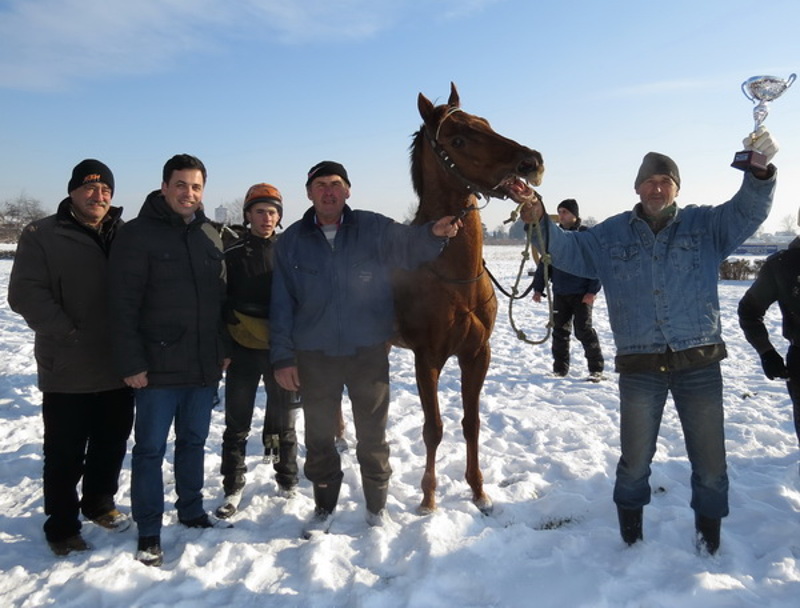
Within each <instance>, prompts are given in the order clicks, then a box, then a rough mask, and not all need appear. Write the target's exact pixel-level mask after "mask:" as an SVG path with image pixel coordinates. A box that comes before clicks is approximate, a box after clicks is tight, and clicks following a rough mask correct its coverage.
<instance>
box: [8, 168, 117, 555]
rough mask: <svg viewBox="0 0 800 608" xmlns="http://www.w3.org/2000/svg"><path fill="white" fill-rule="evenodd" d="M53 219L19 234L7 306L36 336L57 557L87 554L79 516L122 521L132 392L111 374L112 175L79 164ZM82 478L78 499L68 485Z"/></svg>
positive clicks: (47, 505)
mask: <svg viewBox="0 0 800 608" xmlns="http://www.w3.org/2000/svg"><path fill="white" fill-rule="evenodd" d="M67 191H68V193H69V196H68V197H67V198H65V199H64V200H63V201H61V203H60V204H59V206H58V210H57V211H56V213H55V215H51V216H49V217H46V218H44V219H41V220H38V221H36V222H33V223H32V224H30V225H29V226H27V227H26V228H25V230H24V231H23V233H22V235H21V236H20V239H19V244H18V245H17V252H16V255H15V258H14V266H13V268H12V270H11V279H10V281H9V286H8V303H9V305H10V306H11V308H12V310H14V311H15V312H18V313H19V314H21V315H22V316H23V317H24V318H25V321H26V322H27V324H28V325H29V326H30V328H31V329H33V330H34V332H35V333H36V346H35V349H34V351H35V355H36V362H37V371H38V382H39V389H40V390H41V391H42V418H43V419H44V511H45V514H46V515H47V521H46V522H45V524H44V532H45V537H46V539H47V542H48V543H49V545H50V548H51V549H52V551H53V553H55V554H56V555H68V554H69V553H72V552H75V551H86V550H87V549H89V546H88V545H87V544H86V542H85V541H84V540H83V537H82V536H81V533H80V531H81V522H80V519H79V514H80V513H83V515H84V516H85V517H86V518H87V519H89V520H91V521H93V522H94V523H95V524H97V525H98V526H100V527H102V528H105V529H108V530H113V531H122V530H125V529H127V528H128V527H129V526H130V519H129V517H128V516H127V515H126V514H125V513H122V512H121V511H119V510H118V509H117V507H116V506H115V503H114V495H115V494H116V492H117V489H118V479H119V472H120V468H121V467H122V460H123V458H124V457H125V452H126V449H127V440H128V435H129V434H130V431H131V425H132V424H133V391H131V389H129V388H127V387H126V386H125V384H124V383H123V382H122V378H121V377H120V376H119V375H118V374H117V373H116V371H115V370H114V369H113V366H112V362H111V342H110V336H111V333H112V331H113V324H112V323H111V320H110V318H109V312H108V308H107V298H108V296H107V266H108V254H109V250H110V248H111V244H112V241H113V240H114V236H115V234H116V231H117V228H118V227H119V226H120V225H121V224H122V220H121V219H120V216H121V215H122V209H121V208H118V207H112V206H111V198H112V197H113V195H114V176H113V174H112V173H111V170H110V169H109V168H108V167H107V166H106V165H105V164H103V163H101V162H100V161H98V160H94V159H86V160H84V161H82V162H80V163H79V164H78V165H77V166H76V167H75V168H74V169H73V171H72V177H71V179H70V180H69V184H68V186H67ZM81 479H83V484H82V496H81V497H80V499H79V498H78V492H77V490H76V487H77V485H78V483H79V482H80V481H81Z"/></svg>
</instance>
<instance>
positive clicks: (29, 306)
mask: <svg viewBox="0 0 800 608" xmlns="http://www.w3.org/2000/svg"><path fill="white" fill-rule="evenodd" d="M70 207H71V202H70V199H69V198H66V199H64V200H63V201H61V203H60V204H59V206H58V210H57V212H56V213H55V215H51V216H49V217H46V218H43V219H41V220H38V221H36V222H33V223H31V224H30V225H28V226H27V227H26V228H25V230H24V231H23V232H22V235H21V236H20V239H19V243H18V245H17V252H16V255H15V257H14V265H13V267H12V270H11V278H10V280H9V285H8V304H9V306H10V307H11V309H12V310H13V311H15V312H17V313H19V314H20V315H22V317H23V318H24V319H25V322H26V323H27V324H28V326H29V327H30V328H31V329H32V330H33V331H34V332H35V334H36V337H35V345H34V355H35V357H36V367H37V372H38V383H39V389H40V390H41V391H43V392H56V393H93V392H101V391H107V390H114V389H118V388H122V387H123V386H124V384H123V383H122V376H120V375H119V374H118V373H117V372H116V370H115V369H114V366H113V365H112V364H111V339H110V335H109V332H110V329H111V327H112V326H113V325H112V324H111V322H110V320H109V312H108V297H107V292H108V285H107V273H108V248H109V247H110V245H111V242H112V240H113V239H114V235H115V232H116V230H117V227H118V226H120V225H121V224H122V220H120V215H121V214H122V209H120V208H118V207H111V208H110V209H109V212H108V215H107V216H106V218H107V219H106V221H105V222H104V223H103V227H102V230H101V231H100V232H99V233H98V232H95V231H94V230H91V229H90V228H87V227H85V226H83V225H81V224H80V223H79V222H78V221H77V220H76V219H75V218H74V217H73V216H72V213H71V211H70Z"/></svg>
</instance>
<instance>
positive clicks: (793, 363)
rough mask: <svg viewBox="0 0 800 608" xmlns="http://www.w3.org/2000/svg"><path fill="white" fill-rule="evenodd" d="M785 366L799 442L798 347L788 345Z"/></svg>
mask: <svg viewBox="0 0 800 608" xmlns="http://www.w3.org/2000/svg"><path fill="white" fill-rule="evenodd" d="M786 367H787V368H788V369H789V380H787V382H786V388H788V389H789V397H791V399H792V414H793V417H794V432H795V433H796V434H797V442H798V444H800V348H798V347H796V346H790V347H789V352H788V354H787V355H786Z"/></svg>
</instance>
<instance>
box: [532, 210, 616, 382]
mask: <svg viewBox="0 0 800 608" xmlns="http://www.w3.org/2000/svg"><path fill="white" fill-rule="evenodd" d="M558 225H559V226H560V227H561V229H562V230H577V231H584V230H586V226H584V225H582V224H581V218H580V210H579V209H578V202H577V201H576V200H575V199H574V198H568V199H565V200H563V201H561V202H560V203H559V204H558ZM544 266H545V265H544V264H539V266H538V267H537V268H536V273H535V274H534V276H533V301H534V302H536V303H539V302H541V301H542V294H544V291H545V283H544ZM550 279H551V280H552V282H553V345H552V353H553V373H554V374H555V375H556V376H566V375H567V373H569V332H570V327H571V326H574V327H575V337H576V338H577V339H578V341H579V342H580V343H581V344H582V345H583V352H584V354H585V355H586V363H587V364H588V366H589V380H591V381H593V382H599V381H600V380H602V379H603V367H604V365H605V363H604V361H603V353H602V351H601V350H600V341H599V340H598V339H597V332H596V331H595V330H594V328H593V327H592V306H593V305H594V300H595V297H596V296H597V293H598V292H599V291H600V281H599V280H598V279H587V278H586V277H579V276H576V275H574V274H570V273H568V272H564V271H563V270H559V269H558V268H553V269H552V274H551V275H550Z"/></svg>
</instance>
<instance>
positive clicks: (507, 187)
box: [411, 83, 544, 198]
mask: <svg viewBox="0 0 800 608" xmlns="http://www.w3.org/2000/svg"><path fill="white" fill-rule="evenodd" d="M417 106H418V107H419V113H420V116H422V120H423V123H424V124H423V125H422V127H421V128H420V130H419V131H418V132H417V134H416V136H415V139H414V144H413V146H412V166H411V174H412V181H413V184H414V189H415V190H416V191H417V194H419V195H420V196H421V195H422V168H421V166H420V164H421V161H420V152H421V148H422V146H423V145H426V144H425V142H427V144H429V145H430V146H431V147H432V148H433V150H434V152H435V154H436V156H437V157H438V159H439V161H440V163H441V166H442V167H443V168H444V169H445V171H446V172H447V173H449V174H450V175H452V176H453V177H454V178H455V179H456V180H457V181H459V182H461V184H462V185H463V186H464V187H466V189H467V190H469V191H471V192H475V193H476V194H482V195H483V196H485V197H490V196H492V197H498V198H506V197H509V196H510V197H512V198H514V197H515V196H516V197H518V196H519V195H520V193H525V192H528V191H529V190H530V189H531V188H530V185H529V184H533V185H535V186H538V185H539V184H540V183H541V181H542V173H544V163H543V161H542V155H541V154H540V153H539V152H537V151H536V150H532V149H530V148H528V147H526V146H523V145H521V144H518V143H517V142H515V141H514V140H512V139H508V138H507V137H503V136H502V135H500V134H498V133H496V132H495V131H494V130H493V129H492V127H491V126H490V125H489V122H488V121H487V120H486V119H485V118H481V117H479V116H475V115H473V114H468V113H467V112H465V111H463V110H462V109H461V106H460V101H459V97H458V91H457V90H456V86H455V85H454V84H453V83H450V98H449V99H448V101H447V104H446V105H439V106H434V105H433V103H431V102H430V101H429V100H428V98H426V97H425V96H424V95H423V94H422V93H420V94H419V97H418V99H417Z"/></svg>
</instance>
